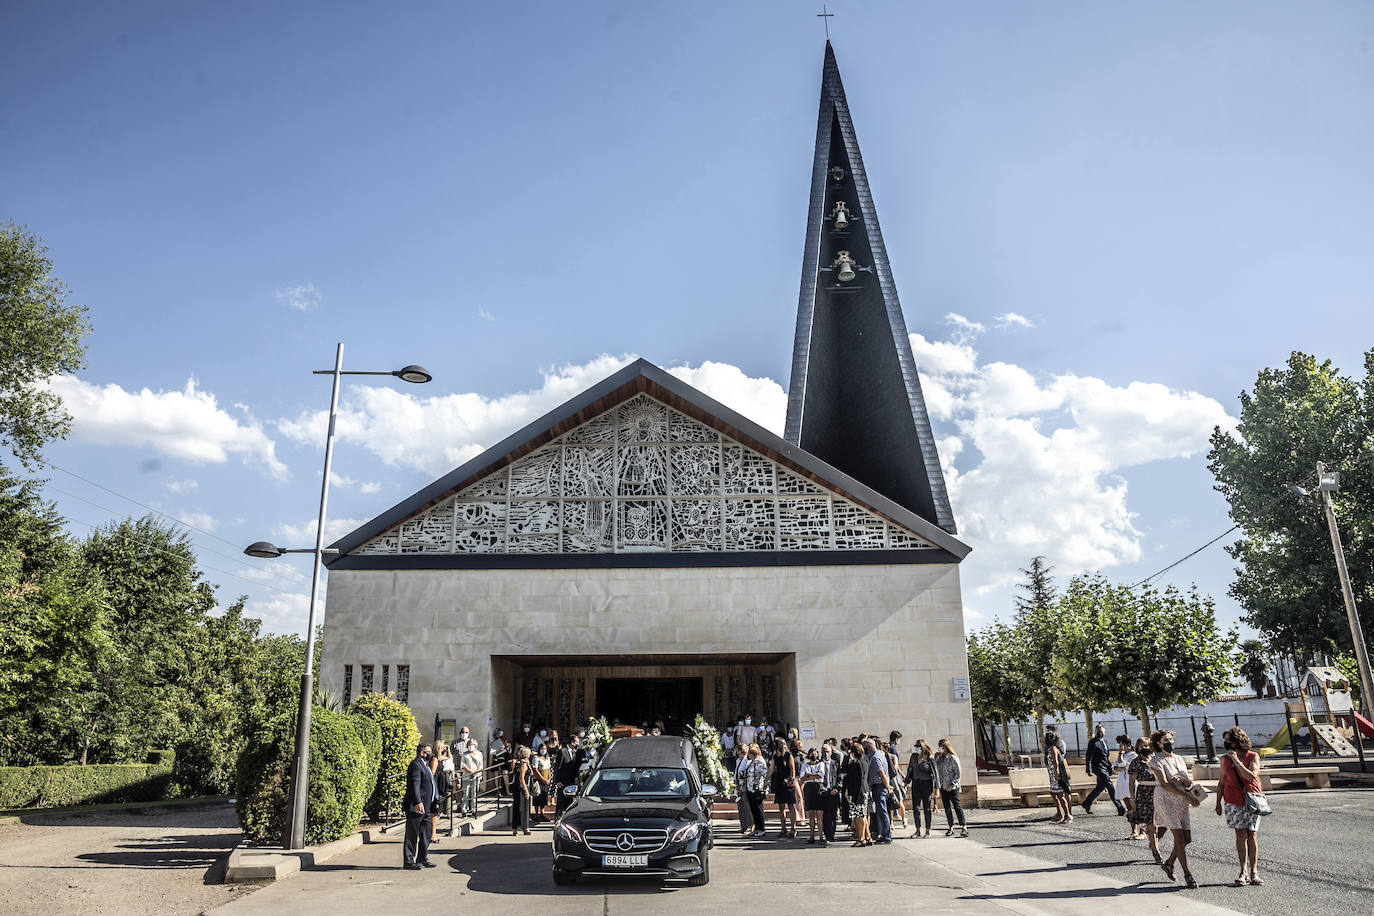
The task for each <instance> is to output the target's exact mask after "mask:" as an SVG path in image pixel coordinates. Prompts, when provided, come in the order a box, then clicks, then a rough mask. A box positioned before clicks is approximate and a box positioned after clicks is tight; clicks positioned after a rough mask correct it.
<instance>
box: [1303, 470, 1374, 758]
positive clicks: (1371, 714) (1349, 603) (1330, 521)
mask: <svg viewBox="0 0 1374 916" xmlns="http://www.w3.org/2000/svg"><path fill="white" fill-rule="evenodd" d="M1340 485H1341V476H1340V474H1339V473H1338V472H1336V471H1328V470H1327V469H1326V465H1325V464H1324V463H1322V462H1320V461H1318V462H1317V488H1318V489H1319V490H1320V491H1321V494H1322V508H1323V509H1325V510H1326V527H1327V528H1328V529H1329V530H1330V532H1331V549H1332V550H1333V551H1334V552H1335V554H1336V574H1337V575H1338V576H1339V577H1340V580H1341V597H1342V598H1344V599H1345V616H1346V618H1347V620H1348V621H1349V622H1350V638H1351V640H1352V641H1353V642H1354V643H1355V661H1356V662H1357V663H1358V665H1359V668H1360V705H1361V706H1363V707H1364V715H1365V718H1366V719H1374V677H1370V673H1369V647H1368V646H1367V645H1366V644H1365V641H1364V627H1363V626H1362V625H1361V624H1360V614H1359V611H1357V610H1356V608H1355V590H1354V589H1353V588H1351V587H1350V572H1349V571H1348V570H1347V569H1346V568H1345V548H1343V547H1342V546H1341V532H1340V530H1339V529H1338V528H1337V527H1336V513H1335V511H1334V510H1333V509H1332V508H1331V491H1332V490H1335V489H1337V488H1339V487H1340ZM1359 737H1360V733H1359V729H1358V728H1357V729H1356V730H1355V739H1356V740H1357V741H1358V740H1359Z"/></svg>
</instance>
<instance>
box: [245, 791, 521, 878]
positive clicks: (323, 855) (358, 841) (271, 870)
mask: <svg viewBox="0 0 1374 916" xmlns="http://www.w3.org/2000/svg"><path fill="white" fill-rule="evenodd" d="M506 822H507V821H506V811H505V809H502V808H498V809H496V810H494V811H491V812H489V813H487V814H481V815H478V816H477V817H465V818H462V819H455V820H454V822H453V830H454V833H455V834H456V835H458V836H468V835H470V834H472V833H477V832H481V831H483V830H486V829H488V828H490V827H500V826H503V825H504V824H505V823H506ZM391 836H395V834H391ZM388 838H389V837H388V835H387V834H386V833H384V832H383V830H382V828H381V827H363V828H361V829H359V830H358V831H357V832H355V833H352V834H350V835H348V836H346V837H343V838H342V839H338V840H334V841H333V842H331V843H323V844H321V845H319V846H307V847H306V848H304V849H279V848H277V847H275V846H248V845H246V844H243V843H240V844H239V845H237V846H235V847H234V851H233V852H231V853H229V863H228V865H227V866H226V867H225V870H224V883H225V884H238V883H242V882H245V881H280V880H282V879H283V878H289V877H291V876H292V875H294V874H296V873H297V872H299V871H300V870H301V869H302V868H313V867H314V866H316V865H319V864H320V863H322V862H326V861H328V860H330V859H332V858H334V857H335V856H339V855H343V854H344V853H347V852H353V851H354V850H356V849H359V848H361V847H362V846H363V845H364V844H368V845H371V844H374V843H381V842H385V841H386V840H387V839H388Z"/></svg>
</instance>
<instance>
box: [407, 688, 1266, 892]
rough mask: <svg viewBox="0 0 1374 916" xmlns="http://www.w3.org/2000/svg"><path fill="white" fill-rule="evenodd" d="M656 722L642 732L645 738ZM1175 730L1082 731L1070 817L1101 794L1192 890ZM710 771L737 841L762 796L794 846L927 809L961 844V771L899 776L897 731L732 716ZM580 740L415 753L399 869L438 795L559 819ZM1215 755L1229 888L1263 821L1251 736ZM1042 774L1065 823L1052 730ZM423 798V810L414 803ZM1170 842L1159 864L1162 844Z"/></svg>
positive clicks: (425, 747) (914, 759)
mask: <svg viewBox="0 0 1374 916" xmlns="http://www.w3.org/2000/svg"><path fill="white" fill-rule="evenodd" d="M660 731H661V726H657V725H656V726H654V727H653V729H652V731H650V732H649V733H651V734H657V733H659V732H660ZM1174 737H1175V736H1174V733H1173V732H1172V731H1169V730H1167V729H1162V730H1159V731H1155V732H1153V733H1152V734H1151V735H1150V736H1149V737H1148V738H1144V737H1140V738H1136V739H1134V740H1132V739H1131V738H1130V737H1129V736H1127V735H1118V736H1117V739H1116V745H1117V747H1116V759H1115V761H1113V760H1112V759H1111V753H1110V751H1109V749H1108V747H1107V742H1106V729H1104V728H1103V727H1102V726H1101V725H1099V726H1097V727H1096V728H1095V729H1094V734H1093V737H1092V739H1091V740H1090V741H1089V743H1088V748H1087V754H1086V757H1085V760H1084V766H1085V769H1086V771H1087V773H1088V775H1090V776H1093V777H1095V779H1096V785H1094V786H1093V788H1092V789H1091V790H1089V791H1088V792H1087V794H1086V795H1085V796H1084V798H1083V802H1082V809H1083V812H1084V813H1088V814H1090V813H1091V812H1092V808H1093V805H1094V804H1095V803H1097V802H1098V800H1099V799H1100V798H1101V796H1102V795H1103V793H1105V794H1106V796H1107V799H1108V800H1109V801H1110V803H1111V804H1112V806H1113V807H1114V808H1115V809H1116V813H1117V814H1118V815H1120V816H1122V817H1124V818H1125V821H1126V824H1127V826H1128V827H1129V830H1130V832H1129V834H1128V835H1127V839H1131V840H1144V841H1146V842H1148V843H1149V846H1150V850H1151V852H1152V854H1153V856H1154V860H1155V862H1156V863H1157V864H1158V865H1159V866H1160V867H1161V868H1162V869H1163V871H1164V873H1165V874H1166V875H1167V876H1168V877H1169V879H1170V880H1176V878H1177V875H1176V871H1175V870H1176V869H1179V870H1181V872H1182V877H1183V881H1184V883H1185V885H1186V886H1187V887H1190V888H1195V887H1197V881H1196V879H1195V878H1194V877H1193V874H1192V871H1191V869H1190V868H1189V865H1188V846H1189V844H1191V843H1192V839H1193V837H1192V817H1191V812H1192V809H1193V808H1195V807H1198V806H1199V805H1200V804H1202V801H1203V800H1204V799H1206V797H1207V795H1208V793H1207V791H1206V790H1205V789H1204V788H1203V787H1202V786H1200V785H1198V784H1197V783H1195V782H1194V781H1193V780H1192V779H1191V777H1190V776H1189V770H1188V766H1187V763H1186V761H1185V760H1184V759H1183V757H1181V756H1180V755H1179V754H1177V753H1175V751H1174ZM720 741H721V747H722V750H723V757H724V759H723V760H722V763H723V764H724V766H725V767H726V770H727V772H729V773H730V774H731V775H732V776H733V778H734V781H735V802H736V805H737V807H738V812H739V832H740V835H741V836H747V837H752V838H763V837H766V836H768V827H769V824H768V817H769V813H768V810H767V801H768V799H769V797H770V796H771V798H772V805H773V808H774V810H775V814H774V817H775V818H776V825H777V826H776V829H777V832H776V833H775V834H774V836H776V837H778V838H780V839H795V838H798V836H799V834H798V831H799V830H800V829H801V824H802V823H803V821H805V824H806V834H807V836H806V842H807V843H811V844H818V845H821V846H826V845H829V844H831V843H834V842H836V833H837V831H838V830H839V829H840V827H841V825H843V826H844V827H845V828H847V829H848V831H849V835H850V839H851V840H852V842H851V845H852V846H873V845H878V844H883V843H891V842H892V832H893V820H894V819H898V820H899V821H900V826H901V829H906V828H907V826H908V819H907V812H908V807H909V808H910V814H911V819H910V820H911V826H912V827H914V829H915V832H914V833H913V834H912V836H913V837H914V838H923V837H929V836H930V830H931V821H932V816H933V813H934V809H935V804H936V800H937V799H938V801H939V804H940V806H941V807H942V808H943V810H944V815H945V823H946V830H945V836H953V835H955V833H956V831H957V832H958V835H959V836H961V837H966V836H968V835H969V832H968V823H967V821H966V819H965V817H964V809H963V806H962V805H961V803H960V798H959V793H960V790H961V784H960V780H961V777H962V765H961V763H960V760H959V756H958V755H957V754H956V753H955V752H954V749H953V748H952V747H951V745H950V743H949V741H948V739H946V738H940V739H939V740H938V741H937V742H936V747H935V748H934V749H932V748H931V746H930V745H929V744H927V743H926V741H925V740H924V739H920V738H918V739H916V740H915V741H914V742H912V743H911V744H910V745H909V746H908V747H909V749H910V755H909V757H908V759H907V762H906V767H905V770H903V768H902V766H901V763H900V760H899V758H898V753H899V749H900V748H901V747H902V743H901V742H902V734H901V733H900V732H897V731H893V732H890V733H889V734H888V736H887V739H886V740H883V739H881V738H880V737H878V736H876V735H869V734H863V733H861V734H858V735H855V736H853V737H849V738H839V739H837V738H827V739H825V740H824V741H822V742H821V743H820V744H819V745H813V746H811V747H807V746H806V745H805V743H804V742H803V740H802V738H801V737H800V735H799V734H798V732H797V730H796V729H795V728H791V727H786V728H784V730H783V732H782V733H781V734H779V733H778V732H777V731H776V730H775V729H774V728H773V727H772V726H771V725H769V724H768V722H767V720H760V722H759V724H758V725H754V722H753V717H752V716H748V715H746V716H741V717H739V718H738V719H737V721H736V722H735V724H734V725H732V726H729V727H727V728H725V729H724V730H723V731H722V732H721V735H720ZM584 744H585V736H584V734H583V733H578V734H573V735H570V736H569V737H568V739H567V741H566V742H563V741H562V740H561V739H560V737H559V734H558V732H557V731H556V730H554V729H550V728H547V727H543V726H541V727H539V728H538V729H537V730H536V729H534V728H532V727H531V726H530V725H529V723H524V724H523V725H522V727H521V729H520V732H519V733H518V734H517V735H516V738H515V740H514V741H511V739H509V738H508V737H507V736H506V735H505V734H504V732H503V731H502V730H501V729H497V730H496V732H495V734H494V736H493V739H492V742H491V744H490V746H489V748H488V753H489V757H490V765H489V766H484V761H483V755H482V751H481V748H480V746H479V745H478V743H477V740H476V739H475V738H474V737H472V736H471V734H470V733H469V731H468V729H467V728H462V729H461V730H460V731H459V733H458V735H457V738H456V739H455V741H454V743H453V745H452V747H450V746H449V745H447V744H446V743H445V742H443V741H437V742H435V743H434V745H433V747H432V748H431V746H430V745H429V744H421V745H420V747H419V748H418V749H417V758H416V760H415V761H413V762H412V764H411V769H410V771H409V772H408V774H407V791H406V798H405V812H406V821H407V823H406V844H405V864H406V867H407V868H410V867H414V868H422V867H427V866H428V857H427V850H428V846H429V845H430V844H432V843H435V842H437V841H438V836H437V829H436V828H437V818H435V817H434V816H433V815H435V814H437V813H438V812H439V810H441V808H442V805H443V803H444V801H445V799H447V798H449V797H450V795H451V796H452V798H453V804H454V813H455V814H457V815H459V816H475V815H476V813H477V799H478V797H479V795H480V794H481V793H482V792H483V790H484V783H485V784H486V787H487V788H489V789H494V790H495V793H496V796H497V799H498V801H499V800H500V799H502V798H504V797H508V798H509V799H510V806H511V820H510V826H511V833H512V834H513V835H514V834H518V833H521V832H523V833H524V834H526V835H528V834H529V833H530V826H531V824H538V823H542V822H547V821H549V820H551V818H550V817H549V806H550V805H551V804H552V805H553V806H554V812H553V817H554V818H556V817H558V816H559V815H561V814H562V813H563V811H564V809H565V808H566V807H567V805H568V803H569V801H570V799H569V797H568V796H567V795H565V794H564V793H563V791H562V790H563V789H564V788H565V787H567V786H574V785H577V784H578V780H579V775H580V774H581V772H582V771H583V770H584V769H586V768H588V767H589V766H591V765H592V764H593V763H594V761H595V758H594V755H593V753H592V752H591V751H590V750H589V749H588V748H586V747H585V746H584ZM1222 744H1223V747H1224V749H1225V755H1224V756H1223V757H1222V759H1221V776H1220V780H1219V781H1218V784H1217V791H1216V796H1215V805H1214V809H1215V812H1216V814H1217V815H1219V816H1224V817H1225V819H1226V826H1227V827H1229V828H1230V829H1232V830H1233V831H1235V841H1236V857H1237V859H1238V861H1239V873H1238V874H1237V876H1236V878H1235V880H1234V882H1233V883H1234V884H1235V885H1236V886H1242V885H1246V884H1252V885H1260V884H1263V883H1264V879H1263V878H1261V877H1260V875H1259V870H1258V856H1259V845H1258V830H1259V821H1260V818H1261V817H1262V816H1263V815H1264V814H1267V813H1268V811H1269V807H1268V802H1267V801H1266V800H1265V798H1264V792H1263V790H1262V788H1261V784H1260V758H1259V755H1258V754H1257V753H1256V752H1255V751H1254V750H1253V748H1252V747H1251V743H1250V737H1249V736H1248V735H1247V734H1246V733H1245V731H1244V729H1242V728H1240V727H1236V728H1231V729H1228V730H1227V731H1226V732H1225V733H1224V734H1223V736H1222ZM1044 764H1045V769H1046V775H1047V777H1048V779H1049V791H1050V795H1051V797H1052V798H1053V800H1054V805H1055V818H1054V822H1055V823H1060V824H1068V823H1072V822H1073V820H1074V817H1073V788H1072V781H1071V779H1070V776H1069V763H1068V757H1067V753H1066V747H1065V743H1064V740H1063V738H1062V737H1060V735H1059V733H1058V730H1057V729H1056V728H1055V726H1053V725H1050V726H1048V727H1047V728H1046V731H1045V734H1044ZM426 800H427V803H426ZM1166 835H1167V836H1170V837H1171V839H1172V842H1171V846H1170V849H1169V855H1168V856H1167V857H1165V856H1164V855H1163V853H1162V851H1161V849H1160V841H1161V840H1163V839H1164V837H1165V836H1166Z"/></svg>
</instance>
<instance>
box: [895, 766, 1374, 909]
mask: <svg viewBox="0 0 1374 916" xmlns="http://www.w3.org/2000/svg"><path fill="white" fill-rule="evenodd" d="M1270 802H1271V803H1272V805H1273V808H1274V813H1273V814H1272V815H1271V816H1269V817H1267V818H1265V819H1264V820H1263V822H1262V823H1261V825H1260V835H1259V838H1260V875H1261V876H1262V877H1263V878H1264V880H1265V884H1264V886H1263V887H1245V888H1237V887H1232V886H1231V881H1232V879H1234V878H1235V876H1236V873H1237V871H1238V870H1239V868H1238V863H1237V861H1236V849H1235V840H1234V836H1235V834H1234V832H1233V831H1231V830H1228V829H1226V823H1225V821H1224V820H1223V819H1222V818H1220V817H1217V816H1216V815H1215V814H1214V813H1213V810H1214V809H1213V807H1212V803H1211V802H1208V803H1204V804H1203V805H1202V807H1200V808H1197V809H1194V811H1193V827H1194V830H1193V843H1192V845H1190V846H1189V847H1188V859H1189V862H1190V864H1191V865H1192V869H1193V876H1194V877H1196V878H1197V880H1198V883H1199V884H1200V885H1202V886H1201V887H1199V888H1198V890H1196V891H1190V892H1187V893H1188V894H1189V895H1190V897H1191V898H1192V899H1196V900H1200V901H1206V902H1208V903H1214V904H1217V905H1218V906H1225V907H1231V908H1234V909H1237V910H1241V911H1243V912H1247V913H1255V914H1264V916H1267V914H1275V916H1291V914H1292V913H1294V912H1304V913H1314V912H1315V913H1374V851H1372V850H1374V842H1372V841H1374V790H1371V789H1326V790H1309V789H1283V790H1280V791H1278V792H1273V793H1270ZM1052 816H1053V812H1052V809H1047V808H1036V809H1010V808H1009V809H991V810H979V811H976V812H972V814H971V817H970V820H971V822H972V823H973V825H974V828H973V829H974V833H975V835H976V837H977V839H978V840H979V841H980V842H982V843H983V844H985V845H987V846H988V847H990V848H993V849H1002V850H1006V851H1009V852H1019V853H1024V854H1026V855H1029V856H1033V857H1035V858H1037V859H1040V860H1042V861H1044V862H1045V863H1046V867H1047V868H1052V869H1054V870H1060V871H1064V870H1077V871H1083V870H1088V871H1092V872H1095V873H1098V874H1101V875H1103V876H1106V877H1109V878H1113V879H1116V880H1118V881H1121V882H1124V883H1126V884H1130V885H1138V886H1139V887H1141V888H1142V889H1145V888H1149V887H1154V886H1159V884H1160V883H1162V882H1165V881H1167V879H1166V878H1165V877H1164V874H1163V873H1162V872H1161V871H1160V868H1159V866H1157V865H1155V864H1154V860H1153V859H1152V858H1151V856H1150V849H1149V846H1148V845H1147V844H1146V843H1144V842H1143V841H1136V842H1131V841H1128V840H1125V839H1122V837H1124V836H1125V835H1126V833H1128V832H1129V827H1127V826H1126V825H1125V824H1124V823H1123V821H1124V820H1125V819H1124V818H1118V817H1116V816H1115V815H1114V814H1113V813H1112V809H1111V806H1110V805H1109V804H1107V803H1106V801H1105V799H1104V800H1103V802H1102V803H1101V804H1098V805H1097V806H1095V810H1094V813H1093V814H1092V815H1090V816H1085V815H1081V813H1079V812H1077V810H1076V809H1075V816H1074V822H1073V823H1072V824H1070V825H1069V826H1067V827H1060V826H1058V825H1055V824H1052V823H1050V818H1051V817H1052ZM921 842H924V841H921ZM1170 842H1171V841H1170V840H1169V839H1168V838H1167V837H1166V838H1165V839H1164V840H1163V841H1162V842H1161V847H1160V848H1161V851H1162V852H1163V854H1164V856H1165V857H1166V858H1167V857H1168V855H1169V844H1170Z"/></svg>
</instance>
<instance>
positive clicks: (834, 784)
mask: <svg viewBox="0 0 1374 916" xmlns="http://www.w3.org/2000/svg"><path fill="white" fill-rule="evenodd" d="M835 745H836V741H835V739H834V738H830V739H828V740H827V741H826V743H825V744H822V745H821V755H820V756H821V785H820V790H819V792H818V793H817V794H818V795H819V796H820V804H821V845H822V846H824V845H826V844H827V843H833V842H835V818H836V815H837V814H838V813H839V810H840V765H841V764H842V763H843V758H842V757H841V756H840V753H839V751H838V750H836V748H835Z"/></svg>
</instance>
